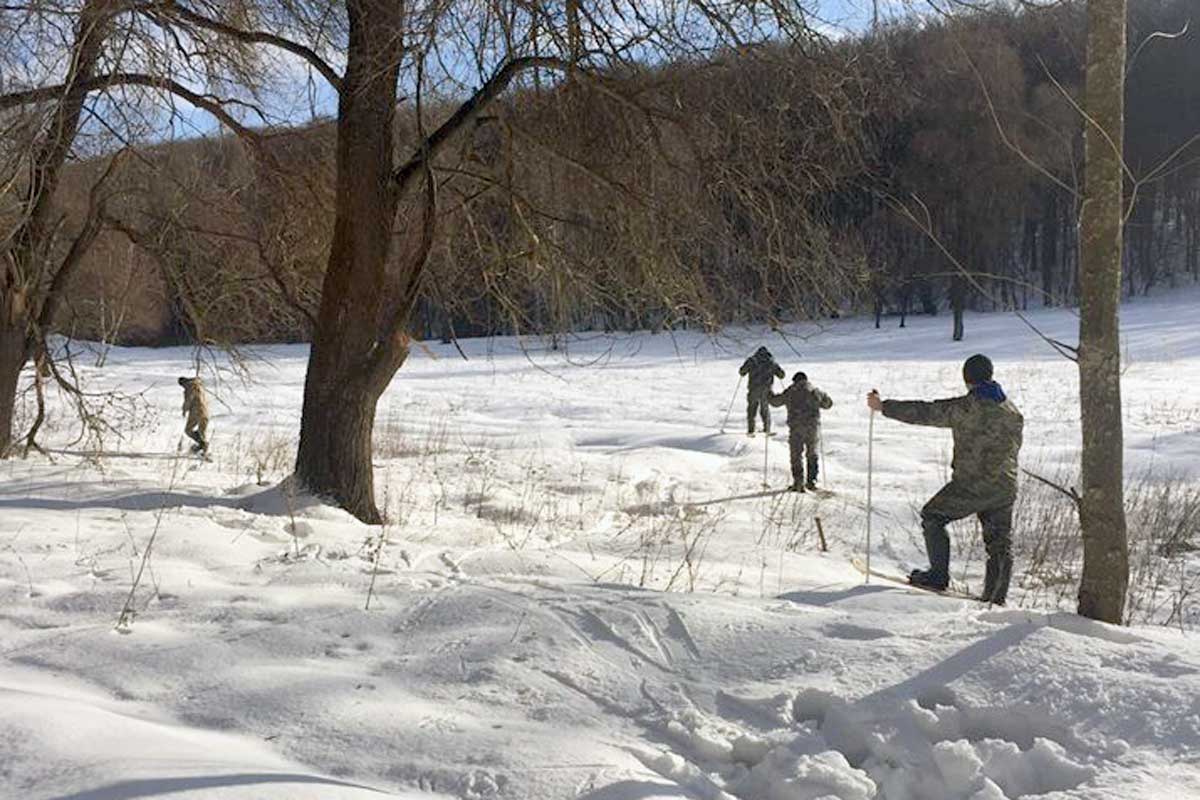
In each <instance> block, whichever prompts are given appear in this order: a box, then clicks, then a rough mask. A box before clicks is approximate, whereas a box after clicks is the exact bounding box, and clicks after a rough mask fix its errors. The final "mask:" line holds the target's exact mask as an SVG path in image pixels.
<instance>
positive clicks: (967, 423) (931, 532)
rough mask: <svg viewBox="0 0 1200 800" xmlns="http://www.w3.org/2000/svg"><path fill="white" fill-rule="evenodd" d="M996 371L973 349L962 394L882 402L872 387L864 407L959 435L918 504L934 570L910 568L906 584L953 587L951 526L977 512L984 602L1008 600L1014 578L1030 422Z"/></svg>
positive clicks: (964, 367)
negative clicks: (1017, 510) (947, 465)
mask: <svg viewBox="0 0 1200 800" xmlns="http://www.w3.org/2000/svg"><path fill="white" fill-rule="evenodd" d="M992 373H993V367H992V362H991V360H990V359H989V358H988V357H987V356H985V355H979V354H976V355H973V356H971V357H970V358H968V359H967V360H966V362H965V363H964V364H963V381H964V382H965V383H966V384H967V393H966V394H965V395H962V396H960V397H951V398H947V399H945V400H934V401H932V402H929V401H924V400H883V399H881V398H880V396H879V393H878V392H877V391H872V392H871V393H870V394H868V395H867V406H868V407H869V408H870V409H871V410H872V411H879V412H881V413H882V414H883V415H884V416H885V417H888V418H890V419H894V420H898V421H899V422H907V423H909V424H910V425H928V426H932V427H937V428H949V429H950V430H951V432H952V434H953V436H954V460H953V463H952V464H951V471H952V475H951V478H950V482H949V483H948V484H946V485H945V486H944V487H942V489H941V490H940V491H939V492H938V493H937V494H936V495H934V496H933V498H932V499H931V500H930V501H929V502H928V503H926V504H925V507H924V508H922V509H921V527H922V532H923V533H924V535H925V549H926V551H927V552H928V554H929V569H927V570H913V572H912V574H911V575H909V578H908V580H909V582H910V583H912V584H914V585H916V586H921V587H924V588H927V589H934V590H937V591H942V590H944V589H945V588H946V587H947V586H948V585H949V584H950V537H949V535H948V534H947V533H946V526H947V525H948V524H950V523H951V522H955V521H956V520H960V519H964V518H966V517H969V516H971V515H975V516H976V517H978V519H979V522H980V524H981V525H982V526H983V544H984V547H985V549H986V550H987V557H988V558H987V568H986V572H985V574H984V584H983V595H982V596H981V597H980V599H981V600H984V601H986V602H989V603H994V604H997V605H1004V602H1005V600H1006V599H1007V597H1008V584H1009V578H1010V576H1011V575H1012V563H1013V562H1012V514H1013V503H1014V502H1015V501H1016V498H1017V456H1018V454H1019V453H1020V450H1021V443H1022V438H1023V431H1024V426H1025V420H1024V418H1023V417H1022V416H1021V412H1020V411H1019V410H1017V407H1016V406H1015V405H1014V404H1013V403H1012V401H1011V400H1009V399H1008V397H1007V396H1006V395H1005V394H1004V389H1003V388H1001V386H1000V384H999V383H997V382H996V381H994V380H993V379H992Z"/></svg>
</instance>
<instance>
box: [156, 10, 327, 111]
mask: <svg viewBox="0 0 1200 800" xmlns="http://www.w3.org/2000/svg"><path fill="white" fill-rule="evenodd" d="M151 13H152V14H153V15H155V16H157V15H161V16H167V17H174V18H176V19H180V20H183V21H184V22H188V23H190V24H192V25H195V26H196V27H197V28H203V29H205V30H208V31H212V32H213V33H217V34H220V35H222V36H228V37H230V38H231V39H236V40H238V41H240V42H248V43H250V44H268V45H271V46H272V47H278V48H279V49H281V50H286V51H288V52H289V53H292V54H293V55H297V56H299V57H300V58H302V59H304V60H305V61H306V62H308V64H310V65H311V66H312V68H313V69H315V70H316V71H317V72H318V73H320V74H321V77H323V78H324V79H325V80H327V81H328V82H329V85H330V86H332V87H333V88H334V89H336V90H337V91H339V92H340V91H341V90H342V76H341V75H338V73H337V71H336V70H335V69H334V68H333V67H331V66H330V65H329V63H328V62H327V61H325V60H324V59H323V58H321V57H320V56H319V55H317V53H316V51H315V50H313V49H312V48H310V47H306V46H305V45H302V44H300V43H298V42H294V41H292V40H291V39H285V38H284V37H282V36H276V35H275V34H273V33H267V32H266V31H246V30H242V29H241V28H236V27H234V26H233V25H228V24H226V23H224V22H221V21H219V20H215V19H210V18H208V17H205V16H203V15H202V14H197V13H196V12H195V11H192V10H191V9H188V8H185V7H184V6H181V5H179V4H178V3H176V2H173V0H165V1H164V2H163V3H161V4H160V5H158V6H155V7H154V9H153V11H152V12H151Z"/></svg>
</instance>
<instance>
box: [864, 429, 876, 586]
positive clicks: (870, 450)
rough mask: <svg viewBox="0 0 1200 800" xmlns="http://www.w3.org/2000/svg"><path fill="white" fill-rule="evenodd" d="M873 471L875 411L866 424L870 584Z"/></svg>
mask: <svg viewBox="0 0 1200 800" xmlns="http://www.w3.org/2000/svg"><path fill="white" fill-rule="evenodd" d="M874 471H875V410H874V409H871V418H870V421H869V422H868V423H867V559H866V561H867V572H866V574H865V575H864V582H865V583H870V582H871V514H872V512H871V478H872V475H873V473H874Z"/></svg>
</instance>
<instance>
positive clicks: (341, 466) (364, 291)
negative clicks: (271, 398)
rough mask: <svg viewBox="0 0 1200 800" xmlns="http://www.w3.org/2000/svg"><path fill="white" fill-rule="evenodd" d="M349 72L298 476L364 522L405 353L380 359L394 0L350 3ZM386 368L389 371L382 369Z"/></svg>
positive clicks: (390, 199)
mask: <svg viewBox="0 0 1200 800" xmlns="http://www.w3.org/2000/svg"><path fill="white" fill-rule="evenodd" d="M348 10H349V15H348V19H349V24H350V28H349V47H348V50H347V63H346V73H345V76H344V77H343V80H342V87H341V92H340V96H339V101H338V145H337V203H336V205H337V210H336V217H335V220H334V229H333V241H332V243H331V245H330V252H329V263H328V266H327V268H326V270H325V280H324V285H323V287H322V292H321V308H320V310H319V312H318V315H317V323H316V326H315V328H314V331H313V341H312V349H311V351H310V352H309V358H308V372H307V375H306V377H305V381H304V410H303V412H302V414H301V419H300V447H299V451H298V452H297V455H296V477H297V478H298V479H299V480H300V482H301V483H302V484H303V485H304V487H305V488H307V489H308V490H309V491H311V492H313V493H314V494H316V495H319V496H321V497H325V498H327V499H329V500H332V501H334V502H336V503H337V504H338V505H340V506H341V507H342V508H345V509H346V510H347V511H349V512H350V513H351V514H353V515H354V516H356V517H358V518H359V519H361V520H362V521H364V522H367V523H371V524H376V523H379V522H381V521H382V515H381V514H380V513H379V509H378V508H377V507H376V505H375V481H374V474H373V467H372V463H371V430H372V427H373V424H374V421H375V405H376V403H377V402H378V400H379V396H380V395H381V394H383V390H384V389H385V388H386V387H387V383H388V381H389V380H390V379H391V377H392V375H393V374H395V370H396V368H398V367H399V365H400V363H402V361H403V358H402V357H401V358H399V359H398V360H397V361H396V362H395V367H394V368H392V369H391V371H390V372H387V371H386V370H385V369H380V368H379V365H378V361H379V359H378V352H377V351H378V349H379V348H380V347H381V346H385V345H386V344H387V343H381V342H380V341H379V335H380V331H381V329H382V327H383V326H384V324H385V321H386V319H387V316H388V314H389V313H390V311H391V309H390V308H388V307H387V304H386V299H387V297H388V296H389V292H387V291H386V288H387V286H386V284H387V278H388V275H387V268H388V263H389V259H390V257H391V239H392V231H393V226H394V225H395V220H396V207H397V201H398V190H397V188H396V185H395V182H394V179H393V137H392V131H393V127H394V126H393V115H394V113H395V107H396V80H397V71H398V68H399V66H398V61H399V53H401V52H402V51H403V47H402V43H401V20H402V14H401V9H400V4H399V3H394V2H392V3H389V2H387V0H383V2H374V0H365V1H363V0H360V1H358V2H350V3H349V4H348ZM385 372H386V374H384V373H385Z"/></svg>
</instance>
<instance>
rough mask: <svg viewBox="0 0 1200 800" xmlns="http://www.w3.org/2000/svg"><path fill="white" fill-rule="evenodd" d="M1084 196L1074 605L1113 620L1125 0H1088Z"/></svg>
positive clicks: (1122, 560)
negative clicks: (1078, 570) (1079, 548)
mask: <svg viewBox="0 0 1200 800" xmlns="http://www.w3.org/2000/svg"><path fill="white" fill-rule="evenodd" d="M1087 19H1088V43H1087V87H1086V95H1085V107H1086V109H1087V113H1088V115H1089V117H1090V119H1091V120H1092V122H1091V123H1089V124H1086V125H1085V134H1084V136H1085V138H1084V148H1085V168H1084V169H1085V176H1084V178H1085V198H1084V202H1083V207H1082V209H1081V211H1080V221H1079V239H1080V256H1079V290H1080V317H1079V401H1080V411H1081V419H1082V428H1083V454H1082V460H1083V495H1082V499H1081V501H1080V503H1079V516H1080V524H1081V528H1082V531H1083V576H1082V578H1081V580H1080V585H1079V613H1080V614H1081V615H1083V616H1085V617H1091V618H1092V619H1098V620H1103V621H1105V622H1111V623H1120V622H1121V621H1122V612H1123V610H1124V608H1125V593H1126V590H1127V589H1128V585H1129V548H1128V544H1127V541H1126V529H1125V507H1124V497H1125V492H1124V475H1123V465H1124V461H1123V448H1124V439H1123V435H1122V430H1121V350H1120V321H1119V311H1120V303H1121V248H1122V231H1121V227H1122V226H1121V218H1122V196H1123V184H1122V181H1123V172H1122V142H1123V127H1124V75H1125V0H1088V5H1087Z"/></svg>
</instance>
